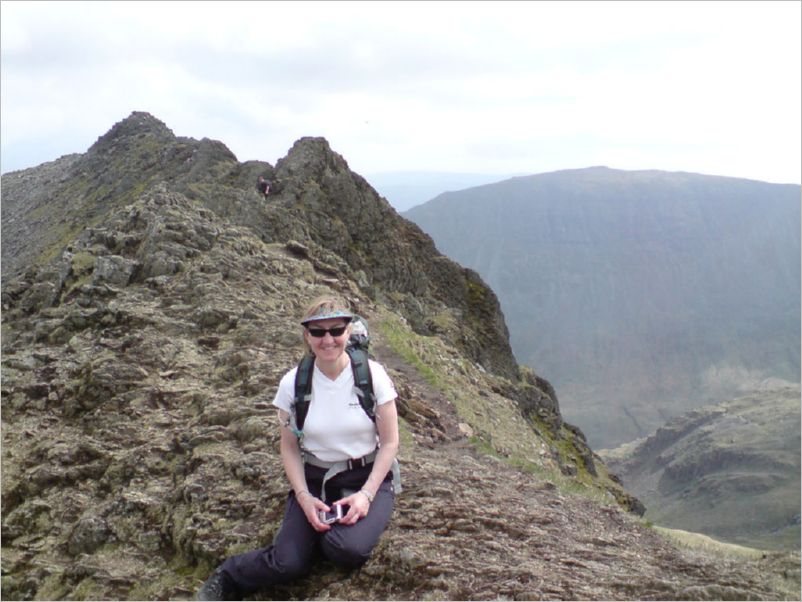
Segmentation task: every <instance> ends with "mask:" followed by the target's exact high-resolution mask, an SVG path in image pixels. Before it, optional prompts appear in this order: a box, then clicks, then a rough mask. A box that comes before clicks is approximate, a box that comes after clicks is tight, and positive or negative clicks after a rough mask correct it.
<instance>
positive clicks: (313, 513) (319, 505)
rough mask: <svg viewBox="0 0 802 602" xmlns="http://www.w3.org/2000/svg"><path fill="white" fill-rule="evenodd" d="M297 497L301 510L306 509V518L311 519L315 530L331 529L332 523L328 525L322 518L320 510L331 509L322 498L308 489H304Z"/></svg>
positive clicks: (321, 531)
mask: <svg viewBox="0 0 802 602" xmlns="http://www.w3.org/2000/svg"><path fill="white" fill-rule="evenodd" d="M295 499H296V500H297V501H298V505H299V506H300V507H301V510H303V511H304V515H306V520H308V521H309V524H310V525H312V528H313V529H314V530H315V531H317V532H319V533H325V532H326V531H328V530H329V529H331V525H327V524H326V523H324V522H322V521H321V520H320V512H322V511H325V512H329V511H330V510H331V508H329V507H328V506H327V505H326V504H325V503H323V501H322V500H320V499H318V498H316V497H315V496H313V495H312V494H311V493H309V492H308V491H302V492H301V494H300V495H296V496H295Z"/></svg>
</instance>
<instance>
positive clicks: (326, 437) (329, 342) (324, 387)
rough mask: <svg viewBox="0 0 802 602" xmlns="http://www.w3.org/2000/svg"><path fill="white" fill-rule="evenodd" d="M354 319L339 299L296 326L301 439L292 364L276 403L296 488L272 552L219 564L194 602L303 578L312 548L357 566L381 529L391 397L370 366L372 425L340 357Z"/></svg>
mask: <svg viewBox="0 0 802 602" xmlns="http://www.w3.org/2000/svg"><path fill="white" fill-rule="evenodd" d="M353 318H354V316H353V314H352V313H351V312H349V311H348V309H347V307H346V305H345V304H344V303H343V302H342V301H340V300H339V299H336V298H333V297H323V298H320V299H318V300H316V301H315V302H314V303H313V305H312V306H311V307H310V308H309V310H308V311H307V312H306V314H305V315H304V318H303V320H301V324H302V325H303V328H304V330H303V337H304V341H305V342H306V345H307V346H308V348H309V351H310V352H311V353H312V354H313V355H314V370H313V372H312V381H311V382H312V390H311V402H310V404H309V409H308V413H307V415H306V418H305V420H304V421H303V428H302V432H301V430H300V429H296V421H295V418H296V416H295V415H294V412H293V403H294V401H295V398H296V374H297V372H298V370H299V368H298V367H295V368H293V369H292V370H290V371H289V372H288V373H287V374H285V375H284V377H283V378H282V379H281V382H280V384H279V387H278V391H277V393H276V397H275V399H274V401H273V405H275V406H276V407H278V414H279V421H280V425H281V426H280V428H281V443H280V449H281V458H282V461H283V464H284V471H285V473H286V475H287V479H288V480H289V483H290V486H291V487H292V491H291V492H290V493H289V495H288V498H287V506H286V510H285V514H284V521H283V523H282V525H281V528H280V529H279V531H278V534H277V535H276V537H275V540H274V541H273V543H272V545H269V546H267V547H266V548H263V549H260V550H255V551H252V552H247V553H245V554H241V555H238V556H232V557H231V558H229V559H228V560H226V561H225V562H224V563H223V564H222V565H220V566H219V567H218V568H217V569H216V570H215V571H214V573H213V574H212V576H211V577H209V579H208V580H207V581H206V582H205V583H204V584H203V586H202V587H201V589H200V591H199V592H198V599H199V600H231V599H237V598H239V597H241V596H243V595H245V594H248V593H249V592H253V591H255V590H258V589H262V588H265V587H269V586H271V585H276V584H279V583H285V582H287V581H290V580H293V579H297V578H299V577H301V576H303V575H305V574H306V573H308V572H309V569H310V568H311V566H312V563H313V561H314V557H315V555H316V554H317V552H318V551H322V553H323V555H324V556H325V557H326V558H328V559H329V560H331V561H332V562H334V563H335V564H337V565H339V566H342V567H346V568H357V567H360V566H362V565H363V564H364V563H365V562H366V561H367V560H368V558H369V556H370V553H371V551H372V550H373V548H374V546H375V545H376V543H377V542H378V540H379V537H380V536H381V534H382V533H383V532H384V530H385V528H386V527H387V524H388V522H389V520H390V515H391V514H392V511H393V503H394V497H395V493H394V489H393V483H392V476H393V475H392V469H393V465H394V462H395V457H396V453H397V452H398V415H397V411H396V405H395V398H396V391H395V387H394V386H393V383H392V381H391V380H390V378H389V376H388V375H387V372H386V371H385V369H384V368H383V367H382V366H381V364H379V363H377V362H374V361H373V360H370V361H369V367H370V373H371V376H372V379H373V391H374V393H375V397H376V408H375V423H374V421H373V420H372V419H371V418H370V417H369V416H368V414H367V413H366V412H365V411H364V410H363V408H362V406H361V405H360V402H359V399H358V395H357V391H358V389H357V388H356V387H355V384H354V374H353V371H352V369H351V360H350V357H349V355H348V354H347V353H346V344H347V343H348V339H349V336H350V334H351V327H352V325H351V321H352V319H353ZM325 500H330V501H332V503H331V504H329V503H327V502H326V501H325ZM336 506H341V507H342V510H343V512H342V518H339V519H338V518H336V512H335V511H336V510H337V508H336ZM327 513H329V514H331V513H334V517H332V516H328V517H327V516H326V514H327Z"/></svg>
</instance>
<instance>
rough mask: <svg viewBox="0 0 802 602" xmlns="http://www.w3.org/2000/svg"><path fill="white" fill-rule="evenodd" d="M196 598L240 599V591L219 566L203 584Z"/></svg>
mask: <svg viewBox="0 0 802 602" xmlns="http://www.w3.org/2000/svg"><path fill="white" fill-rule="evenodd" d="M196 598H197V599H198V600H239V592H238V591H237V588H236V587H235V586H234V584H233V583H231V578H230V577H229V576H228V575H226V574H225V573H224V572H223V571H221V570H220V569H219V568H218V569H215V571H214V573H212V576H211V577H209V578H208V579H207V580H206V581H205V582H204V583H203V585H201V588H200V589H199V590H198V595H197V596H196Z"/></svg>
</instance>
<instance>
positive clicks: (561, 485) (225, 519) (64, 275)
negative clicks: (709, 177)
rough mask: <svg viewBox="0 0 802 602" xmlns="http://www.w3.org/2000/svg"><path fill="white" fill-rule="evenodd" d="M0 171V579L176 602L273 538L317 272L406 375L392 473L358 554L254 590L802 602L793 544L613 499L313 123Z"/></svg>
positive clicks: (461, 291) (120, 136)
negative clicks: (666, 518) (685, 524)
mask: <svg viewBox="0 0 802 602" xmlns="http://www.w3.org/2000/svg"><path fill="white" fill-rule="evenodd" d="M259 174H266V175H268V177H270V179H272V180H273V181H274V182H275V183H276V194H275V196H273V195H272V194H271V196H270V197H268V198H267V200H265V199H264V198H263V197H262V196H261V195H260V194H259V193H258V192H257V191H256V188H255V181H256V176H257V175H259ZM2 186H3V199H2V203H3V239H2V244H3V291H2V309H3V315H2V317H3V324H2V328H3V330H2V334H3V339H2V345H3V357H2V370H3V372H2V376H3V379H2V411H3V414H2V418H3V434H2V436H3V442H2V443H3V445H2V518H3V521H2V545H3V554H2V571H3V580H2V593H3V597H4V598H6V599H182V598H188V597H191V596H192V594H193V593H194V591H195V589H196V588H197V587H198V586H199V585H200V583H201V581H202V580H203V579H204V578H205V577H206V576H207V575H208V573H209V571H210V570H211V569H212V568H213V567H214V566H215V565H216V564H218V563H219V562H220V561H222V560H223V559H224V558H225V557H226V556H228V555H230V554H233V553H237V552H241V551H244V550H247V549H252V548H254V547H256V546H261V545H264V544H265V543H267V542H269V541H270V539H271V537H272V535H273V534H274V532H275V530H276V529H277V527H278V525H279V523H280V520H281V515H282V510H283V505H284V500H285V499H286V495H287V485H286V480H285V478H284V476H283V471H282V468H281V461H280V458H279V456H278V446H277V434H278V428H277V424H276V417H275V413H274V411H273V410H272V407H271V405H270V401H271V399H272V395H273V392H274V391H275V388H276V386H277V384H278V381H279V379H280V378H281V376H282V374H283V373H284V372H285V371H286V370H287V369H289V367H291V366H292V365H293V364H294V363H295V362H296V361H297V359H298V357H299V355H300V353H301V339H300V332H299V331H298V327H297V326H296V323H297V317H298V315H299V314H300V312H301V311H302V308H303V306H304V305H305V304H306V303H307V302H308V301H309V299H310V298H312V297H313V296H315V295H317V294H320V293H325V292H332V291H334V292H336V293H338V294H340V295H342V296H344V297H345V298H347V299H348V300H349V301H350V302H351V304H352V305H353V307H354V309H355V310H357V311H358V312H359V313H361V314H362V315H365V316H366V317H367V318H368V321H369V323H370V325H371V327H372V332H373V339H374V341H375V343H374V344H373V349H374V353H375V355H376V357H377V359H378V360H379V361H381V362H383V363H384V364H385V365H386V366H387V368H388V371H389V372H390V374H391V376H392V377H393V379H394V381H395V383H396V385H397V388H398V390H399V410H400V414H401V416H402V421H401V422H402V425H401V426H402V451H401V454H400V459H401V462H402V466H403V476H404V481H405V489H406V491H405V493H404V494H402V496H400V497H399V499H398V505H397V511H396V515H395V517H394V520H393V522H392V525H391V527H390V529H389V531H388V532H387V534H386V536H385V537H384V538H383V539H382V541H381V543H380V545H379V547H378V549H377V550H376V554H375V557H374V558H373V559H372V560H371V562H370V563H369V564H368V565H366V566H365V567H364V568H363V569H362V570H360V571H357V572H355V573H349V574H344V573H340V572H338V571H337V570H336V569H334V568H333V567H331V566H327V565H326V564H321V565H320V566H319V567H316V569H315V571H314V572H313V574H312V575H311V576H310V578H309V579H307V580H304V581H303V582H302V583H298V584H296V585H293V586H290V587H287V588H282V589H279V590H274V591H266V592H261V593H260V596H261V598H262V599H265V598H268V599H269V598H274V599H296V598H328V599H331V598H343V599H413V598H415V599H416V598H430V599H457V598H465V599H486V598H491V597H492V598H497V597H505V598H511V599H515V598H544V597H548V598H609V599H626V598H647V597H651V598H654V597H663V598H669V597H670V598H683V597H684V598H718V597H723V596H726V597H741V598H753V599H754V598H758V599H769V598H784V597H795V596H798V593H799V592H798V590H799V571H798V556H793V555H781V554H775V555H767V556H765V557H764V558H760V559H757V560H735V559H732V558H723V557H716V556H709V555H704V556H702V555H698V554H696V553H693V552H689V551H681V550H678V549H676V548H674V547H672V546H671V545H669V544H668V543H667V542H666V541H665V540H663V539H662V538H661V537H660V536H659V535H658V534H657V533H656V532H655V531H653V530H651V529H649V528H648V527H647V526H645V525H644V524H642V523H641V522H640V521H639V520H638V519H637V517H636V516H635V515H634V514H633V513H632V512H629V511H630V510H636V511H637V510H639V511H641V512H642V510H643V509H642V507H641V506H640V505H639V503H638V501H637V500H636V499H634V498H633V497H632V496H630V495H629V494H627V493H626V492H625V491H624V490H623V488H622V487H621V486H620V485H619V484H618V483H616V481H615V480H614V479H613V478H612V477H611V476H610V475H609V474H608V472H607V469H606V467H605V466H604V464H603V462H601V461H600V459H599V458H598V456H596V455H595V454H593V452H592V451H591V450H590V449H589V448H588V446H587V444H586V443H585V442H584V438H583V436H582V433H581V431H579V430H578V429H576V428H574V427H571V426H570V425H567V424H566V423H564V422H563V420H562V419H561V417H560V413H559V406H558V403H557V398H556V395H555V394H554V391H553V389H552V388H551V387H550V385H549V384H548V383H547V382H546V381H545V380H544V379H543V378H541V377H540V376H537V375H535V374H533V373H531V372H530V371H528V370H524V369H520V368H519V367H518V366H517V365H515V362H514V358H513V357H512V354H511V352H510V351H509V344H508V342H507V340H506V329H505V327H504V320H503V316H502V315H501V313H500V311H499V309H498V303H497V301H496V299H495V296H494V295H493V293H492V291H490V290H489V289H488V288H487V287H486V286H485V285H484V284H483V283H482V282H481V280H480V279H479V278H478V277H476V275H475V274H473V273H472V272H470V271H467V270H464V269H463V268H460V267H459V266H457V265H456V264H453V263H452V262H450V261H448V260H447V259H445V258H443V257H442V256H440V255H439V254H438V253H437V252H436V250H435V249H434V246H433V245H432V244H431V241H430V240H429V239H428V237H426V236H425V235H423V234H421V233H420V231H419V230H417V228H415V227H414V226H412V225H411V224H408V223H407V222H405V221H404V220H402V219H401V218H399V217H398V216H396V215H395V214H394V212H393V211H392V210H391V209H390V208H389V206H388V205H387V203H386V202H385V201H384V200H383V199H381V198H379V197H378V196H377V195H376V194H375V192H373V191H372V190H371V189H370V187H369V186H368V185H367V184H366V183H365V181H364V180H363V179H362V178H360V177H359V176H357V175H356V174H353V173H351V172H350V171H349V170H348V168H347V165H346V163H345V161H344V160H343V159H342V158H341V157H339V156H338V155H336V153H333V152H332V151H331V150H330V149H329V148H328V145H327V144H326V143H325V141H323V140H322V139H314V138H309V139H303V140H300V141H299V142H298V143H297V144H296V145H295V146H294V147H293V149H291V151H290V153H289V154H288V156H287V157H286V158H284V159H282V160H280V161H279V162H278V164H277V165H276V167H275V168H273V167H272V166H270V165H268V164H266V163H258V162H250V163H244V164H240V163H238V162H237V161H236V158H235V157H234V156H233V155H232V154H231V153H230V152H229V151H228V150H227V149H226V148H225V147H224V146H223V145H222V144H221V143H219V142H214V141H209V140H201V141H195V140H191V139H182V138H176V137H174V136H173V135H172V133H171V132H170V131H169V129H167V128H166V126H164V124H162V123H161V122H159V121H158V120H156V119H154V118H153V117H151V116H149V115H147V114H141V113H135V114H133V115H132V116H131V117H129V118H128V119H126V120H124V121H122V122H121V123H119V124H117V125H115V126H114V128H112V130H111V131H110V132H109V133H107V134H106V135H105V136H103V137H101V138H100V139H99V140H98V142H97V143H96V144H95V145H93V146H92V147H91V148H90V149H89V150H88V151H87V153H85V154H83V155H77V156H70V157H64V158H62V159H59V160H57V161H55V162H53V163H49V164H46V165H44V166H41V167H39V168H34V169H31V170H25V171H23V172H16V173H12V174H6V175H4V176H3V182H2Z"/></svg>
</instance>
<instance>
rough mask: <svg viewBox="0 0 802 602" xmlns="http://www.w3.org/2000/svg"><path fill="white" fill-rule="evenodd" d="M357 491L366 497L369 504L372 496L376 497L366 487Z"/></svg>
mask: <svg viewBox="0 0 802 602" xmlns="http://www.w3.org/2000/svg"><path fill="white" fill-rule="evenodd" d="M359 493H361V494H363V495H364V496H365V497H366V498H368V502H370V503H371V504H372V503H373V498H374V497H376V496H375V495H373V494H372V493H371V492H370V491H368V490H367V489H360V490H359Z"/></svg>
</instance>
